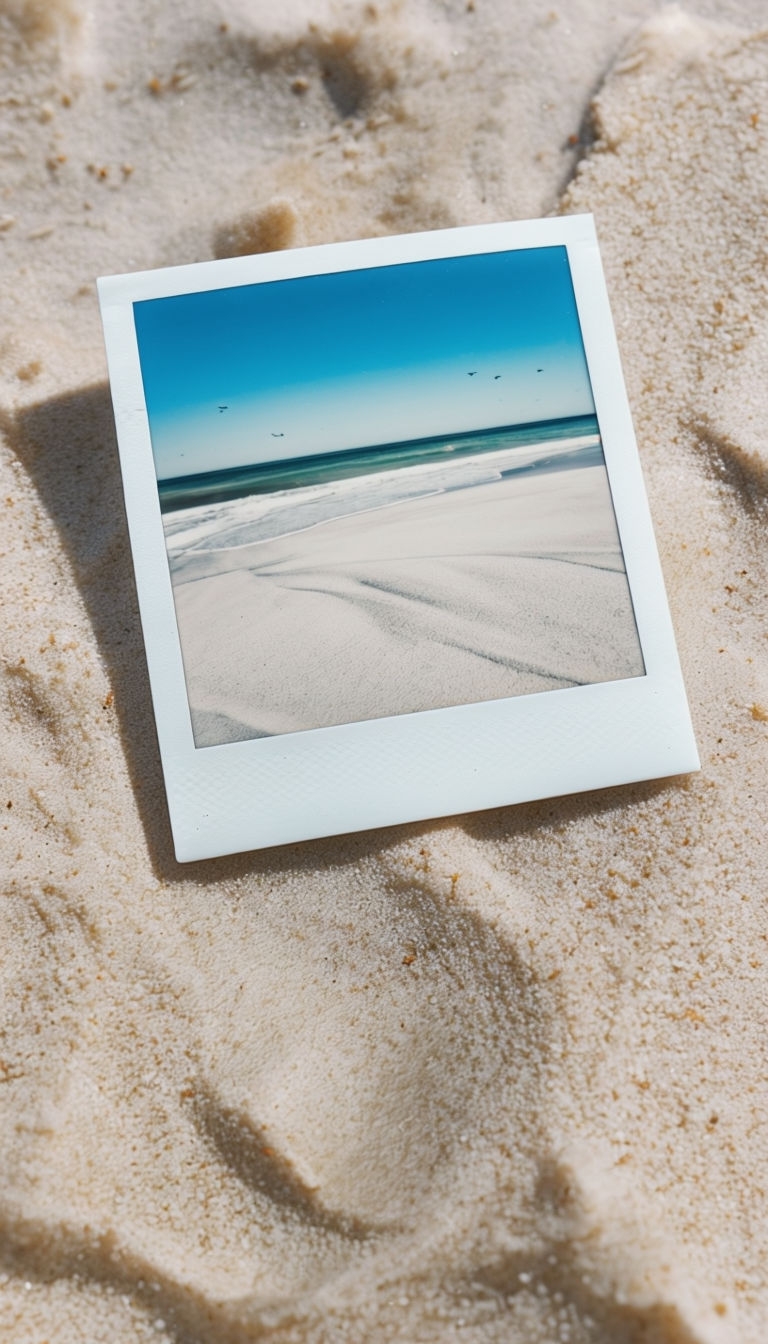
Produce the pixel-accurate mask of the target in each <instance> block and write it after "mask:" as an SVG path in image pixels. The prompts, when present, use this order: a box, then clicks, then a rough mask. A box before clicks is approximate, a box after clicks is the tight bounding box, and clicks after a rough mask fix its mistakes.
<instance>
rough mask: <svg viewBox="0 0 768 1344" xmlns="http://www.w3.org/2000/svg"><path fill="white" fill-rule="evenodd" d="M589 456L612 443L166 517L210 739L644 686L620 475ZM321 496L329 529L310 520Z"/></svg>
mask: <svg viewBox="0 0 768 1344" xmlns="http://www.w3.org/2000/svg"><path fill="white" fill-rule="evenodd" d="M585 454H586V455H588V458H589V457H591V459H592V460H593V462H594V458H595V457H597V458H598V459H599V458H600V457H601V453H600V447H599V440H598V441H597V442H595V439H594V436H593V438H592V439H587V440H586V441H582V440H577V441H576V442H575V443H574V442H572V441H569V442H568V444H567V445H566V446H563V445H561V444H552V445H549V446H548V445H546V444H543V445H539V446H538V447H537V448H536V449H533V450H531V449H528V450H526V449H520V448H517V449H511V450H507V451H504V452H496V453H489V454H487V455H483V457H481V458H476V459H473V460H472V461H470V462H464V463H462V462H457V463H452V464H451V466H450V468H449V467H446V466H439V467H437V468H432V469H429V468H427V469H421V470H419V469H418V468H416V469H414V468H412V469H410V470H405V471H399V472H391V473H385V474H384V475H383V476H376V477H373V478H369V479H367V480H364V481H362V482H361V481H359V480H353V481H351V482H349V483H348V484H347V488H346V491H344V490H341V491H339V490H337V489H334V488H333V487H332V486H324V487H321V488H320V492H318V490H317V488H316V487H307V488H305V489H304V490H292V491H286V492H282V493H278V495H277V496H261V497H259V498H258V499H257V500H256V501H251V500H244V501H238V503H239V504H241V507H240V509H239V510H238V509H237V507H236V506H235V507H234V508H233V507H232V505H226V504H225V505H221V506H218V507H217V506H212V507H208V508H205V507H201V508H198V509H197V510H185V511H184V512H183V514H182V517H181V518H179V516H178V515H177V514H166V515H165V518H166V524H167V525H168V526H169V527H170V528H171V529H173V530H172V531H171V533H170V535H169V537H168V541H169V545H170V547H171V550H170V554H171V561H172V577H173V583H174V600H175V603H176V613H177V620H178V626H179V633H180V636H181V643H182V652H183V656H184V666H185V673H186V678H187V688H188V694H189V699H190V709H191V713H192V721H193V728H194V733H195V742H196V744H197V745H198V746H201V747H202V746H213V745H216V744H218V743H221V742H227V741H238V740H242V739H245V738H248V737H262V736H266V735H269V734H272V733H283V732H295V731H299V730H301V729H309V728H320V727H327V726H329V725H331V724H337V723H351V722H357V721H359V720H361V719H370V718H381V717H384V716H385V715H390V714H409V713H414V712H416V711H419V710H425V709H439V708H443V707H446V706H450V705H455V704H467V703H472V702H474V701H478V700H492V699H502V698H504V697H506V696H512V695H525V694H529V693H531V692H534V691H545V690H555V689H562V688H565V687H567V686H574V685H584V684H587V683H591V682H599V681H608V680H618V679H620V678H622V677H628V676H640V675H642V673H643V662H642V656H641V653H640V648H639V643H638V639H637V634H636V630H635V624H634V619H633V615H632V605H631V599H630V595H629V588H628V585H627V580H626V575H625V572H624V565H623V560H622V555H621V550H620V547H619V544H618V537H617V533H616V527H615V523H614V520H613V513H612V507H611V500H610V491H609V487H608V480H607V476H606V473H605V468H604V466H603V465H601V464H600V463H599V462H598V463H595V464H594V465H585V466H581V465H579V463H580V462H581V461H583V460H584V456H585ZM521 455H522V462H521V461H519V458H520V457H521ZM542 461H543V462H544V463H545V465H543V466H539V468H538V470H537V469H536V464H537V462H538V463H540V462H542ZM526 463H527V464H529V465H528V470H526V469H525V465H524V464H526ZM414 476H415V477H416V481H414ZM493 478H495V479H493ZM463 479H464V480H468V481H469V482H470V483H468V484H463ZM473 480H474V481H476V482H477V483H471V482H472V481H473ZM439 483H441V484H439ZM417 489H418V490H420V491H421V492H422V493H420V494H417V493H416V491H417ZM405 491H409V492H410V494H411V497H410V498H406V499H405V500H404V501H403V500H401V499H400V498H399V496H400V495H401V494H402V493H403V492H405ZM318 493H321V494H322V503H323V504H324V505H325V507H324V509H323V513H324V514H326V515H328V516H326V517H325V518H324V520H323V521H317V522H314V523H312V524H308V525H307V526H305V527H303V528H301V527H297V524H298V523H299V522H300V520H302V519H304V520H305V521H306V519H307V517H308V516H312V512H310V511H311V510H313V511H314V513H315V515H317V514H318V513H319V512H320V509H321V501H320V500H317V499H316V496H317V494H318ZM339 495H340V496H341V498H340V499H339V498H338V496H339ZM345 495H346V496H347V497H348V498H346V499H345ZM388 495H389V496H391V498H390V499H387V496H388ZM307 496H308V497H309V498H307ZM378 498H383V499H384V500H385V501H386V502H385V503H384V504H383V505H381V506H380V507H376V506H375V504H374V503H373V501H374V500H376V499H378ZM254 503H255V506H256V507H255V508H254ZM270 503H271V504H272V509H271V510H270V509H269V508H268V505H269V504H270ZM363 503H365V504H367V507H362V508H357V509H355V505H356V504H357V505H359V504H363ZM249 505H250V511H251V512H256V513H257V517H256V518H255V519H254V520H253V521H252V522H251V524H250V529H249V527H248V525H247V524H246V523H245V521H244V519H243V518H242V515H243V514H244V513H245V512H246V511H247V510H248V508H249ZM351 509H355V511H354V512H346V511H347V510H351ZM337 510H338V511H339V512H341V513H342V516H340V517H337V516H334V514H335V513H336V511H337ZM238 512H239V513H240V515H241V520H240V522H239V525H238V526H237V527H236V528H233V526H232V515H233V514H236V513H238ZM278 512H279V515H280V518H281V520H282V521H281V526H282V527H283V528H285V530H286V535H279V534H278V535H277V536H274V537H270V536H269V532H270V531H271V530H272V529H271V528H270V527H269V522H270V519H271V516H272V514H273V513H278ZM216 513H219V514H220V515H223V518H221V519H220V522H219V526H218V527H217V526H216V518H215V515H216ZM196 514H197V515H199V517H198V518H196V517H195V515H196ZM264 531H266V532H267V539H265V540H263V541H262V540H252V541H250V542H249V541H248V540H246V538H247V537H248V536H249V535H250V536H252V537H256V538H257V537H259V535H260V534H261V533H263V532H264ZM196 533H201V534H202V535H201V536H200V539H199V540H198V541H197V548H196V546H195V536H196ZM222 534H223V536H224V538H225V540H227V539H231V537H232V536H233V534H234V535H235V536H236V537H237V539H238V543H239V544H237V545H236V546H231V545H230V546H226V545H225V546H224V547H221V548H220V547H219V546H218V545H217V540H218V538H219V536H221V535H222ZM185 541H186V542H187V545H186V546H184V542H185Z"/></svg>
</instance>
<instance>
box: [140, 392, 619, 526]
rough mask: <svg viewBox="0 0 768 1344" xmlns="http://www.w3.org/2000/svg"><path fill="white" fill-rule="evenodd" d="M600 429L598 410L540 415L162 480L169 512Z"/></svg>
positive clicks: (164, 503)
mask: <svg viewBox="0 0 768 1344" xmlns="http://www.w3.org/2000/svg"><path fill="white" fill-rule="evenodd" d="M597 433H598V425H597V418H596V417H595V416H594V415H580V416H569V417H567V418H565V419H560V420H539V421H536V422H535V423H533V424H527V425H500V426H497V427H496V428H494V429H482V430H472V431H469V432H464V433H461V434H440V435H435V436H434V437H432V438H428V439H408V440H405V441H404V442H402V443H383V444H376V445H374V446H373V447H368V448H349V449H345V450H344V451H343V452H335V453H317V454H315V455H311V456H305V457H295V458H285V459H283V460H282V461H271V462H254V463H249V464H247V465H246V466H243V467H229V468H227V469H226V470H225V471H206V472H201V473H199V474H197V475H194V476H175V477H173V478H170V479H167V480H160V481H158V492H159V495H160V507H161V509H162V511H163V513H168V512H171V511H173V510H176V509H188V508H190V507H192V506H193V505H196V504H215V503H223V502H224V501H226V500H230V499H239V498H242V497H243V496H246V495H263V494H271V493H273V492H274V491H284V490H298V489H304V488H306V487H307V486H315V485H327V484H330V483H332V482H335V481H342V480H347V479H348V478H350V477H357V476H370V475H380V474H381V473H383V472H387V471H402V470H404V469H405V468H410V467H417V466H429V465H431V464H433V463H440V462H444V461H445V460H446V458H447V457H449V456H452V457H456V458H466V457H476V456H477V455H478V454H484V453H489V452H494V451H498V450H499V449H503V448H515V447H521V448H522V447H528V446H530V445H534V444H542V443H548V442H551V443H556V442H558V441H559V440H562V439H571V438H578V437H581V436H583V435H591V434H597Z"/></svg>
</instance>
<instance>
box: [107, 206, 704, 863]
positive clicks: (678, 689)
mask: <svg viewBox="0 0 768 1344" xmlns="http://www.w3.org/2000/svg"><path fill="white" fill-rule="evenodd" d="M99 295H100V301H101V308H102V318H103V323H104V330H105V338H106V347H107V356H108V361H109V373H110V382H111V388H112V398H113V402H114V410H115V420H116V424H117V435H118V442H119V451H120V459H121V465H122V473H123V482H124V489H125V502H126V511H127V517H128V525H129V530H130V536H131V545H132V549H133V558H134V565H135V571H136V583H137V589H138V597H139V605H140V611H141V621H142V626H143V632H144V640H145V644H146V652H147V661H148V665H149V674H150V682H151V688H152V697H153V703H154V711H155V719H156V724H157V735H158V739H159V744H160V753H161V757H162V764H163V772H164V776H165V783H166V789H167V794H168V804H169V810H170V817H171V825H172V829H173V836H174V843H175V848H176V855H177V857H178V859H179V860H180V861H188V860H194V859H202V858H208V857H213V856H215V855H220V854H227V853H232V852H236V851H239V850H246V849H255V848H260V847H263V846H269V845H278V844H282V843H284V842H287V841H296V840H304V839H311V838H313V837H317V836H324V835H333V834H340V833H343V832H349V831H356V830H363V829H367V828H369V827H377V826H387V825H391V824H393V823H397V822H406V821H416V820H422V819H425V818H429V817H436V816H446V815H452V814H455V813H457V812H468V811H474V810H477V809H482V808H490V807H497V806H500V805H503V804H510V803H517V802H522V801H525V800H530V799H534V798H541V797H547V796H551V795H557V794H565V793H572V792H575V791H581V790H586V789H596V788H600V787H604V786H607V785H617V784H624V783H629V782H631V781H635V780H641V779H648V778H655V777H659V776H668V775H673V774H680V773H683V772H686V771H691V770H695V769H697V768H698V758H697V753H696V746H695V742H694V738H693V733H692V729H691V723H690V717H689V712H688V707H687V703H686V698H685V692H684V688H683V683H682V679H681V674H680V667H679V663H678V658H677V653H676V649H675V643H674V636H673V632H672V626H671V622H670V617H669V612H668V608H667V602H666V597H665V593H664V587H663V582H662V576H661V571H660V568H659V562H658V557H657V553H656V548H655V544H654V539H653V532H652V527H651V521H650V517H649V513H648V506H647V502H646V496H645V491H644V488H643V482H642V477H641V472H640V465H639V461H638V456H637V450H636V446H635V441H634V435H633V430H632V423H631V418H630V412H629V407H628V403H627V398H626V393H625V389H624V383H623V379H622V373H621V367H620V363H619V356H618V350H617V346H616V339H615V335H614V330H613V325H612V321H611V315H610V311H609V306H608V299H607V294H606V288H605V282H604V278H603V272H602V267H601V263H600V256H599V252H598V246H597V240H596V236H595V231H594V226H593V222H592V218H591V216H587V215H580V216H572V217H568V218H560V219H545V220H536V221H527V222H522V223H515V224H493V225H481V226H478V227H472V228H462V229H451V230H446V231H440V232H436V233H422V234H414V235H408V236H404V237H394V238H378V239H374V240H369V241H363V242H353V243H344V244H333V245H330V246H324V247H312V248H305V249H300V250H296V251H287V252H279V253H273V254H270V255H261V256H254V257H241V258H236V259H234V260H227V261H213V262H204V263H202V264H199V265H192V266H179V267H174V268H171V269H168V270H161V271H150V272H143V273H139V274H134V275H121V276H111V277H107V278H105V279H102V280H100V281H99Z"/></svg>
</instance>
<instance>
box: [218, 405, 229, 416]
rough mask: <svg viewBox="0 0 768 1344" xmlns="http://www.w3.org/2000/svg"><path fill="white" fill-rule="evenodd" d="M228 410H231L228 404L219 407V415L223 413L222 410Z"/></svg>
mask: <svg viewBox="0 0 768 1344" xmlns="http://www.w3.org/2000/svg"><path fill="white" fill-rule="evenodd" d="M228 410H229V407H228V406H220V407H219V415H221V412H222V411H228Z"/></svg>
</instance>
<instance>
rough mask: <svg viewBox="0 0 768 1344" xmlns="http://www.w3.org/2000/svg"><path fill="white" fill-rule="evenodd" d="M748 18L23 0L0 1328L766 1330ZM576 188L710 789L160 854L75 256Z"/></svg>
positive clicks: (182, 1332)
mask: <svg viewBox="0 0 768 1344" xmlns="http://www.w3.org/2000/svg"><path fill="white" fill-rule="evenodd" d="M763 21H764V6H763V4H762V0H759V2H758V0H723V3H721V4H717V3H714V2H712V3H710V2H709V0H700V3H698V4H695V5H692V6H691V8H690V10H689V11H688V12H687V13H683V12H680V11H667V10H663V9H661V8H660V7H657V5H656V4H655V3H653V0H632V2H631V3H630V0H621V2H620V4H619V5H618V7H616V8H614V7H610V8H609V7H607V6H605V5H603V4H600V3H598V0H573V3H569V4H567V5H563V6H557V7H553V8H552V9H551V10H546V9H543V8H542V7H540V6H539V5H537V4H534V3H533V2H532V0H525V2H524V3H521V4H520V5H516V6H514V7H512V6H507V5H505V4H503V3H502V0H474V4H470V5H467V4H466V3H465V0H461V3H460V4H459V3H450V4H446V5H437V4H434V3H427V0H418V2H417V3H414V4H413V5H408V6H402V7H398V6H396V5H390V4H388V3H382V4H377V5H376V6H375V7H374V6H364V5H348V6H341V5H339V6H335V5H333V4H331V3H327V4H326V3H318V4H312V5H309V4H308V3H307V4H302V3H299V0H290V2H288V0H286V3H285V4H284V5H282V6H280V8H279V11H278V12H277V14H275V11H274V8H273V7H268V6H267V5H266V4H257V3H248V4H246V3H245V0H218V3H216V4H215V5H211V6H202V5H201V6H199V7H198V6H195V5H193V4H191V3H189V0H187V2H186V3H168V4H162V5H161V4H160V2H159V0H139V3H137V4H136V5H135V6H131V7H129V8H126V7H125V6H118V5H117V4H116V3H115V0H104V3H103V4H102V5H100V6H99V7H98V8H97V7H95V6H94V7H93V8H87V7H86V6H85V5H81V4H78V0H67V2H66V3H60V4H58V5H57V4H54V3H51V4H42V3H33V2H32V0H26V2H25V0H2V3H1V4H0V49H1V51H2V61H3V69H2V94H1V96H0V126H1V128H2V136H1V137H0V145H1V146H2V151H1V152H2V158H3V172H2V179H1V181H0V194H1V195H2V199H0V250H1V251H2V266H3V276H4V282H3V287H2V296H3V297H2V302H3V313H2V323H0V332H1V335H0V413H1V417H2V418H1V420H0V425H1V426H2V456H1V457H0V475H2V481H1V482H0V485H1V487H2V488H1V489H0V499H2V500H3V501H4V503H3V515H4V527H3V532H2V548H3V553H4V555H3V559H4V570H3V576H4V577H3V616H2V630H3V635H2V658H3V662H2V671H1V672H0V678H1V684H2V698H3V711H2V712H3V733H2V736H1V737H0V752H1V753H2V778H3V788H4V789H5V793H6V797H5V798H3V799H2V802H3V809H2V810H3V817H4V820H3V831H2V864H3V873H4V876H3V895H4V901H3V907H2V910H3V913H2V921H3V923H2V934H1V935H0V936H1V938H2V949H3V955H2V958H1V959H0V976H1V977H2V990H1V991H0V995H1V999H0V1002H1V1004H2V1007H1V1010H0V1011H1V1015H2V1023H1V1024H2V1033H3V1035H2V1044H1V1046H0V1061H1V1062H0V1115H1V1118H0V1163H1V1168H0V1254H1V1256H2V1262H3V1263H2V1267H1V1269H0V1274H1V1275H2V1278H1V1281H0V1299H1V1300H0V1338H2V1339H7V1340H11V1341H13V1342H14V1344H16V1342H17V1341H18V1342H20V1344H21V1342H22V1341H23V1342H24V1344H26V1342H27V1341H30V1342H32V1341H34V1344H42V1341H44V1340H55V1341H56V1342H57V1344H72V1342H74V1341H77V1342H78V1344H80V1341H89V1344H90V1342H91V1341H100V1340H104V1341H114V1340H116V1339H119V1340H121V1341H123V1340H124V1341H129V1344H134V1341H148V1340H164V1339H167V1340H169V1341H184V1344H187V1341H194V1344H198V1341H199V1342H200V1344H203V1342H204V1344H214V1341H215V1342H216V1344H222V1342H223V1344H235V1342H236V1344H241V1341H251V1340H269V1341H280V1344H288V1342H289V1341H290V1342H298V1341H301V1344H304V1342H305V1341H307V1342H309V1344H315V1342H318V1344H319V1342H322V1344H325V1342H326V1341H329V1342H330V1341H333V1344H336V1341H361V1340H365V1341H372V1342H373V1344H379V1341H403V1344H405V1342H406V1341H407V1342H408V1344H411V1342H413V1341H419V1342H420V1344H421V1341H430V1340H434V1341H446V1340H447V1341H454V1340H457V1341H459V1340H460V1341H472V1344H496V1341H499V1344H553V1342H557V1344H559V1342H560V1341H577V1342H578V1344H582V1341H584V1342H585V1344H618V1342H620V1344H640V1342H641V1341H643V1344H650V1341H653V1344H762V1341H763V1340H764V1338H765V1332H766V1322H768V1282H767V1281H766V1271H765V1265H766V1262H767V1259H768V1207H767V1200H766V1191H765V1182H764V1177H763V1172H764V1170H765V1167H766V1160H767V1159H768V1138H767V1137H766V1123H765V1117H766V1103H767V1101H768V1098H767V1096H766V1091H767V1083H766V1066H765V1037H766V1025H767V1024H766V1006H765V1005H766V957H767V955H768V953H767V946H766V943H767V939H768V918H767V917H766V913H765V890H766V879H767V877H768V872H767V869H768V865H767V864H766V839H765V823H764V811H765V804H764V800H765V796H766V781H767V779H768V665H767V660H766V646H765V602H766V597H765V594H766V589H767V587H768V582H767V581H768V574H766V568H767V566H766V553H765V518H766V505H765V499H766V482H767V481H768V467H767V462H768V456H767V454H766V448H765V436H764V425H765V422H766V415H767V414H768V406H766V398H767V394H766V384H765V372H764V371H765V356H766V352H767V351H768V326H767V325H766V318H765V296H766V289H767V288H768V279H767V278H766V276H767V271H766V264H767V258H766V247H765V227H764V223H765V202H766V199H768V141H766V123H765V117H766V113H765V106H766V91H767V88H768V38H766V36H765V35H761V33H760V24H761V22H763ZM310 25H314V26H310ZM593 97H594V99H595V101H594V104H593V106H592V107H591V109H590V102H591V100H592V99H593ZM584 209H591V210H593V211H594V212H595V215H596V218H597V224H598V229H599V233H600V237H601V240H602V247H603V253H604V259H605V264H606V270H607V277H608V284H609V289H610V293H611V299H612V303H613V306H614V312H615V317H616V324H617V330H618V337H619V343H620V347H621V352H622V357H623V360H624V366H625V370H626V375H627V381H628V387H629V395H630V400H631V403H632V406H633V411H634V415H635V421H636V427H637V431H638V438H639V442H640V450H641V457H642V462H643V467H644V470H645V474H646V479H647V484H648V490H649V495H650V500H651V507H652V511H653V516H654V520H655V524H656V528H657V536H658V541H659V547H660V551H661V556H662V562H663V566H664V571H665V576H666V581H667V585H668V591H669V597H670V604H671V608H672V615H673V619H674V622H675V626H676V629H677V634H678V640H679V647H680V654H681V659H682V664H683V670H684V674H685V677H686V681H687V685H688V689H689V694H690V700H691V708H692V713H693V718H694V724H695V728H696V732H697V737H698V742H699V747H700V751H701V756H702V765H703V768H702V771H701V773H700V774H699V775H696V776H692V777H689V778H685V779H676V780H667V781H663V782H660V783H648V784H644V785H635V786H631V787H627V788H624V789H614V790H610V791H606V792H603V793H599V794H593V795H590V796H584V797H575V798H571V799H565V800H559V801H556V802H552V803H547V802H544V803H540V804H531V805H526V806H524V807H518V808H514V809H506V810H499V811H496V812H493V813H488V814H483V815H475V816H467V817H462V818H453V819H447V820H445V821H441V822H436V823H434V824H431V825H429V826H411V827H401V828H398V829H397V830H392V831H386V832H379V833H375V834H367V835H361V836H358V837H356V838H353V839H349V838H347V839H338V840H328V841H323V842H321V843H312V844H308V845H305V846H292V847H290V848H288V849H283V850H275V851H272V852H268V853H263V854H261V855H243V856H240V857H237V858H233V859H228V860H217V861H215V862H211V863H206V864H198V865H194V866H191V867H180V866H178V865H176V864H175V863H174V861H173V858H172V855H171V848H170V838H169V833H168V827H167V821H166V816H165V810H164V801H163V793H162V785H161V780H160V773H159V764H158V758H157V749H156V744H155V739H154V731H153V727H152V717H151V709H150V704H149V697H148V690H147V682H146V673H145V666H144V659H143V652H142V647H141V640H140V635H139V630H138V623H137V615H136V606H135V598H134V593H133V585H132V579H131V571H130V559H129V555H128V549H127V542H126V533H125V524H124V519H123V514H122V509H121V498H120V485H119V478H118V472H117V467H116V458H115V449H114V435H113V429H112V424H111V413H110V407H109V398H108V393H107V389H106V385H105V365H104V356H103V349H102V345H101V334H100V329H99V322H98V314H97V308H96V301H95V294H94V287H93V278H94V276H95V275H96V274H99V273H107V272H110V271H121V270H126V269H130V268H133V267H140V266H154V265H161V264H165V263H169V262H178V261H190V260H198V259H202V258H205V257H210V256H212V255H216V254H224V253H228V252H235V251H239V250H248V249H250V248H264V247H267V248H268V247H275V246H285V245H290V244H291V243H296V242H302V241H304V242H316V241H324V240H326V239H331V238H345V237H352V236H359V237H362V236H366V235H370V234H375V233H381V232H386V231H393V230H397V229H401V228H403V229H419V228H425V227H434V226H443V225H451V224H464V223H468V222H475V221H484V220H491V219H500V218H520V217H525V216H531V215H535V214H537V213H540V212H548V211H557V210H584ZM403 769H404V771H405V770H407V762H403Z"/></svg>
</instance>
